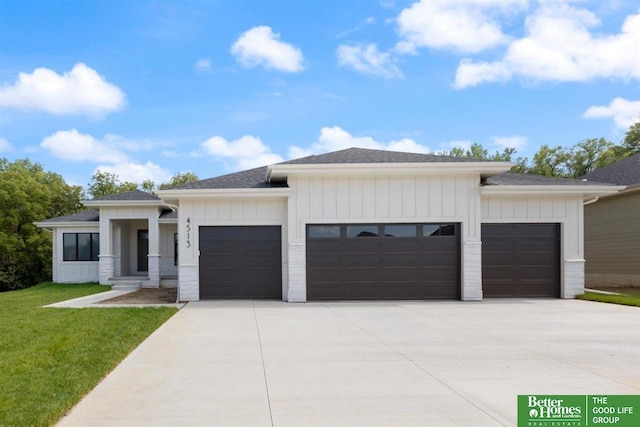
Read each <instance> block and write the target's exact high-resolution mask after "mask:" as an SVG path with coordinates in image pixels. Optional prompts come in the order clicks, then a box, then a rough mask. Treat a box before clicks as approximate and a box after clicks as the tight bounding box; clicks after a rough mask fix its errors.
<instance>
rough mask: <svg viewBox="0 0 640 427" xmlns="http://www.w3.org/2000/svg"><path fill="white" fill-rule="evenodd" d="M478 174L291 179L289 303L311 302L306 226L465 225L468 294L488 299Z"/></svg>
mask: <svg viewBox="0 0 640 427" xmlns="http://www.w3.org/2000/svg"><path fill="white" fill-rule="evenodd" d="M479 181H480V177H479V175H478V174H468V175H426V174H425V175H410V176H337V177H321V176H313V177H305V176H297V177H295V176H294V177H289V179H288V184H289V187H290V188H291V193H290V195H289V203H288V230H289V286H288V293H287V294H286V295H285V296H286V299H287V300H288V301H306V241H305V236H306V234H305V233H306V226H307V225H308V224H343V223H414V222H415V223H429V222H433V223H438V222H456V223H460V224H461V233H462V236H461V245H462V248H461V252H462V257H463V262H462V266H463V268H462V298H463V299H465V300H477V299H481V298H482V284H481V266H480V190H479V186H478V182H479Z"/></svg>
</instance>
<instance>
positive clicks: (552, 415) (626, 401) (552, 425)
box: [518, 394, 640, 427]
mask: <svg viewBox="0 0 640 427" xmlns="http://www.w3.org/2000/svg"><path fill="white" fill-rule="evenodd" d="M587 426H616V427H639V426H640V395H632V396H630V395H599V396H593V395H589V396H587V395H537V394H536V395H532V394H529V395H519V396H518V427H587Z"/></svg>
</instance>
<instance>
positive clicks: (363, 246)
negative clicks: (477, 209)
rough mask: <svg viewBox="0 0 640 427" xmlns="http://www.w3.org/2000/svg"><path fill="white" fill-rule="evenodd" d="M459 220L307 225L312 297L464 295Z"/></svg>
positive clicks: (308, 297) (438, 296) (338, 298)
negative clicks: (427, 222)
mask: <svg viewBox="0 0 640 427" xmlns="http://www.w3.org/2000/svg"><path fill="white" fill-rule="evenodd" d="M459 236H460V226H459V224H336V225H309V226H307V299H309V300H345V299H353V300H357V299H455V298H459V297H460V243H459V242H460V239H459Z"/></svg>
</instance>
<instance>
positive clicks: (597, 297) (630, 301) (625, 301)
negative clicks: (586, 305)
mask: <svg viewBox="0 0 640 427" xmlns="http://www.w3.org/2000/svg"><path fill="white" fill-rule="evenodd" d="M576 298H578V299H583V300H587V301H598V302H608V303H611V304H621V305H631V306H635V307H640V295H605V294H598V293H595V292H585V293H584V294H582V295H578V296H577V297H576Z"/></svg>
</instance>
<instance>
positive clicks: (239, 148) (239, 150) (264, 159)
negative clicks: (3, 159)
mask: <svg viewBox="0 0 640 427" xmlns="http://www.w3.org/2000/svg"><path fill="white" fill-rule="evenodd" d="M200 148H201V149H200V151H198V152H194V153H192V155H195V156H200V155H202V154H205V155H209V156H214V157H218V158H224V159H229V160H232V161H233V162H234V165H233V167H234V168H235V169H251V168H255V167H258V166H265V165H272V164H274V163H279V162H281V161H283V160H284V159H283V158H282V157H280V156H279V155H278V154H275V153H273V152H272V151H271V148H270V147H269V146H268V145H265V144H263V142H262V140H260V138H257V137H255V136H251V135H245V136H243V137H241V138H239V139H236V140H233V141H228V140H226V139H225V138H222V137H221V136H212V137H211V138H209V139H207V140H206V141H205V142H203V143H202V145H201V146H200Z"/></svg>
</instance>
